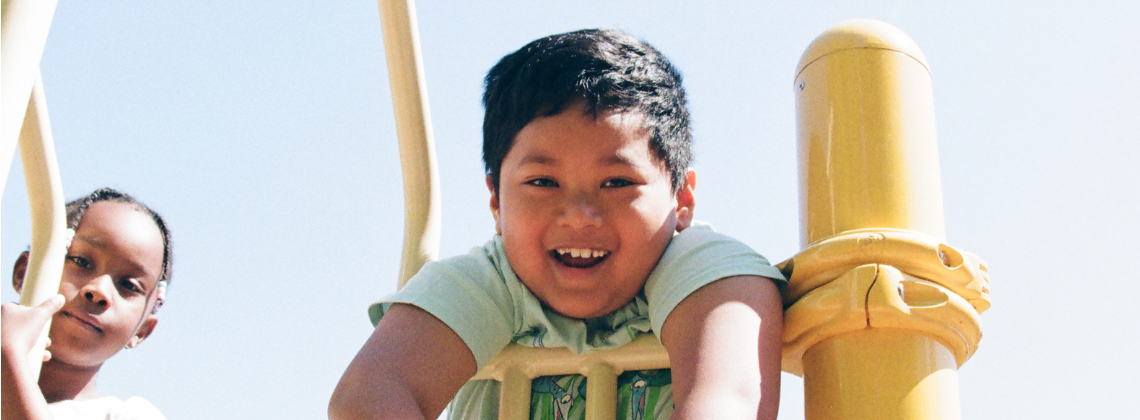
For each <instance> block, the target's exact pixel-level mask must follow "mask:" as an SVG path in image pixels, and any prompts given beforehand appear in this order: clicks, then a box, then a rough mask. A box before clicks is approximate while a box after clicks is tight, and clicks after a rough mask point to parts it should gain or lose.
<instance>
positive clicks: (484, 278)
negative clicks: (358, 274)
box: [368, 247, 515, 367]
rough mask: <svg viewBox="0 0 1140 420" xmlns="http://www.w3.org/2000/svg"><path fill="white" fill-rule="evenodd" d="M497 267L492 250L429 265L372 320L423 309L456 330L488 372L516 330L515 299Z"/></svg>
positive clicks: (376, 307)
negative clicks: (401, 307) (399, 309)
mask: <svg viewBox="0 0 1140 420" xmlns="http://www.w3.org/2000/svg"><path fill="white" fill-rule="evenodd" d="M492 255H493V254H492ZM497 264H498V263H497V261H496V260H495V259H494V258H492V257H491V255H489V254H488V252H487V247H484V248H475V249H473V250H472V251H471V252H470V253H469V254H467V255H461V256H457V257H452V258H448V259H445V260H441V261H438V262H431V263H428V264H426V265H424V267H423V268H422V269H421V270H420V272H419V273H416V275H415V276H414V277H412V278H411V279H410V280H409V281H408V283H407V284H406V285H404V288H403V289H401V290H400V291H399V292H397V293H396V294H394V295H392V296H389V297H388V298H385V299H383V300H381V301H380V302H378V303H375V304H373V305H372V306H370V307H369V308H368V315H369V318H370V319H371V320H372V324H373V325H376V324H378V323H379V322H380V319H381V318H382V317H383V316H384V313H385V312H386V311H387V310H388V308H389V307H391V306H392V304H393V303H404V304H409V305H413V306H416V307H418V308H420V309H423V310H424V311H427V312H428V313H430V314H432V315H433V316H435V317H436V318H438V319H439V320H440V321H442V322H443V323H444V324H446V325H447V326H448V327H450V328H451V329H452V331H455V333H456V334H457V335H459V337H460V338H461V339H462V340H463V342H464V343H465V344H467V347H468V348H469V349H470V350H471V353H472V354H473V355H474V356H475V361H476V363H477V364H478V366H479V367H483V366H484V365H486V364H487V362H489V361H490V360H491V358H492V357H494V356H495V355H496V354H498V353H499V351H500V350H502V349H503V347H506V345H507V343H509V342H510V340H511V338H512V333H513V330H514V328H513V327H514V319H515V314H514V313H513V312H514V310H513V309H512V307H513V306H512V305H511V295H510V293H509V291H508V289H507V286H506V285H505V284H504V281H503V280H502V276H501V275H500V274H499V267H497Z"/></svg>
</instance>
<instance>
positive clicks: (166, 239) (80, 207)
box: [67, 188, 174, 285]
mask: <svg viewBox="0 0 1140 420" xmlns="http://www.w3.org/2000/svg"><path fill="white" fill-rule="evenodd" d="M100 201H110V202H115V203H123V204H127V205H130V206H131V207H133V208H134V209H135V210H137V211H139V212H141V213H143V214H146V215H148V216H150V218H151V220H154V224H155V225H157V226H158V230H159V231H160V232H162V272H161V273H160V274H159V276H158V282H160V283H162V284H163V285H166V284H169V283H170V275H171V263H172V262H173V259H174V248H173V246H172V245H171V243H170V230H168V229H167V228H166V222H164V221H163V220H162V216H159V215H158V213H156V212H155V211H154V210H152V209H151V208H150V207H147V205H146V204H143V203H142V202H140V201H138V200H136V199H135V198H134V197H131V196H130V195H129V194H127V193H124V192H120V191H116V190H115V189H112V188H100V189H97V190H95V191H92V192H91V194H88V195H87V196H86V197H83V198H78V199H75V200H72V201H71V202H68V203H67V228H68V229H71V230H73V231H74V230H76V229H78V228H79V222H80V221H82V220H83V214H84V213H86V212H87V209H88V208H90V207H91V205H92V204H95V203H98V202H100Z"/></svg>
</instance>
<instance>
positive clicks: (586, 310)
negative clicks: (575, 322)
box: [544, 298, 624, 319]
mask: <svg viewBox="0 0 1140 420" xmlns="http://www.w3.org/2000/svg"><path fill="white" fill-rule="evenodd" d="M544 303H545V302H544ZM546 306H548V307H549V308H550V309H553V310H554V312H557V313H558V314H559V315H562V316H565V317H568V318H577V319H590V318H597V317H600V316H602V315H606V314H609V313H610V312H613V311H616V310H618V309H619V308H621V307H622V306H624V303H623V304H613V303H607V302H602V301H599V300H597V299H593V300H591V299H588V298H586V299H575V300H573V301H569V300H564V301H560V302H555V303H554V304H550V303H546Z"/></svg>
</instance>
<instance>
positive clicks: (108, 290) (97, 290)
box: [79, 275, 115, 308]
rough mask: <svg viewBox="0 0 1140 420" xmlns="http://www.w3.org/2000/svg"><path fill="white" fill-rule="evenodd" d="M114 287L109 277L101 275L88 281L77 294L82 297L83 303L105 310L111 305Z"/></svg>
mask: <svg viewBox="0 0 1140 420" xmlns="http://www.w3.org/2000/svg"><path fill="white" fill-rule="evenodd" d="M114 287H115V285H114V281H113V280H112V279H111V276H109V275H102V276H99V277H96V278H93V279H91V280H90V281H88V282H87V284H84V285H83V288H82V289H80V290H79V292H80V293H81V294H82V295H83V299H84V300H85V301H87V302H89V303H93V304H95V306H98V307H100V308H106V307H107V306H110V304H111V298H112V296H113V295H114Z"/></svg>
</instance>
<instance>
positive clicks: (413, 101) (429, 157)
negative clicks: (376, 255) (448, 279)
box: [379, 0, 440, 287]
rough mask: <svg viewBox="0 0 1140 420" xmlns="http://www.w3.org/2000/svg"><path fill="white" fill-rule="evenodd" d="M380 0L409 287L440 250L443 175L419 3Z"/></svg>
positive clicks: (404, 275)
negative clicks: (435, 141)
mask: <svg viewBox="0 0 1140 420" xmlns="http://www.w3.org/2000/svg"><path fill="white" fill-rule="evenodd" d="M379 5H380V26H381V27H382V29H383V32H384V53H385V55H386V57H387V62H388V83H389V84H390V85H391V88H392V105H393V109H394V110H395V113H396V137H397V138H398V140H399V142H400V167H401V169H402V170H403V179H404V251H403V255H402V256H401V258H400V282H399V285H400V287H403V286H404V283H406V282H407V281H408V279H410V278H412V276H413V275H415V274H416V272H418V271H420V267H422V266H423V265H424V263H426V262H428V261H432V260H434V259H436V257H437V256H438V254H439V229H440V196H439V177H438V176H437V175H436V174H437V169H436V162H435V146H434V145H433V143H432V135H431V118H430V115H431V113H430V110H429V108H428V100H427V79H425V78H424V72H423V59H422V58H421V57H420V41H419V31H418V29H416V8H415V4H413V2H412V0H379Z"/></svg>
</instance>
